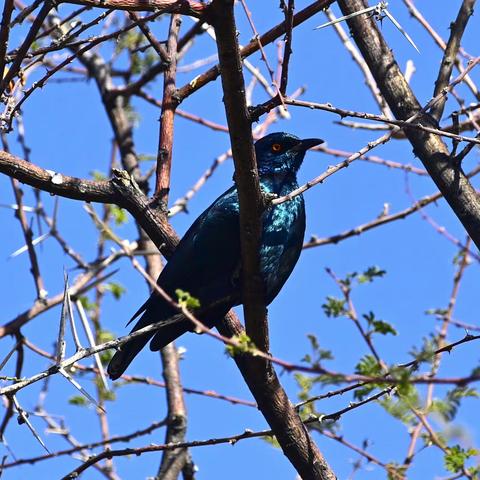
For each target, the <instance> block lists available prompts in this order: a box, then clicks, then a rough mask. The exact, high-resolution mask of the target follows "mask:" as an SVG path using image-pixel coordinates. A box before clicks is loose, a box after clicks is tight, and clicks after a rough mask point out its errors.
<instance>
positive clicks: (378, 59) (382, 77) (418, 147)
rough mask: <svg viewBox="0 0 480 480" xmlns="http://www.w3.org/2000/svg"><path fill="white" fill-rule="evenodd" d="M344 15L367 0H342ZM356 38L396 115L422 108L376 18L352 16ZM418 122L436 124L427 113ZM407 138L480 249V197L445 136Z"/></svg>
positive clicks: (425, 134) (407, 114) (409, 133)
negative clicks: (454, 158)
mask: <svg viewBox="0 0 480 480" xmlns="http://www.w3.org/2000/svg"><path fill="white" fill-rule="evenodd" d="M338 3H339V5H340V7H341V9H342V12H343V14H344V15H348V14H351V13H353V12H356V11H358V10H361V9H362V8H366V7H367V5H366V2H365V1H364V0H339V1H338ZM348 22H349V25H350V28H351V31H352V33H353V37H354V39H355V42H356V43H357V46H358V47H359V49H360V51H361V52H362V55H363V57H364V58H365V61H366V62H367V64H368V66H369V68H370V70H371V71H372V74H373V76H374V78H375V80H376V82H377V84H378V87H379V88H380V91H381V92H382V94H383V96H384V97H385V99H386V100H387V103H388V105H389V106H390V108H391V110H392V112H393V114H394V115H395V117H396V118H397V119H399V120H405V119H407V118H409V117H411V116H412V115H414V114H417V113H419V112H420V110H421V106H420V104H419V102H418V100H417V99H416V97H415V95H414V93H413V91H412V90H411V88H410V86H409V85H408V83H407V82H406V81H405V78H404V77H403V75H402V73H401V71H400V69H399V67H398V64H397V63H396V61H395V59H394V57H393V54H392V51H391V50H390V48H389V47H388V45H387V44H386V43H385V40H384V39H383V37H382V35H381V33H380V31H379V29H378V28H377V25H376V23H375V21H374V20H373V19H372V18H367V17H366V16H365V15H362V16H357V17H355V18H352V19H350V20H349V21H348ZM418 119H419V122H420V123H422V124H423V125H427V126H432V127H436V126H437V125H436V122H435V120H434V119H433V118H432V117H431V116H430V115H428V114H427V113H420V115H419V116H418ZM406 135H407V138H408V139H409V140H410V143H411V144H412V145H413V149H414V153H415V155H417V156H418V157H419V158H420V160H421V161H422V163H423V164H424V166H425V168H426V169H427V171H428V173H429V174H430V176H431V177H432V179H433V181H434V182H435V184H436V185H437V187H438V189H439V190H440V192H441V193H442V195H443V196H444V197H445V199H446V200H447V202H448V204H449V205H450V207H451V208H452V210H453V211H454V213H455V214H456V216H457V217H458V218H459V220H460V221H461V222H462V224H463V226H464V227H465V229H466V230H467V232H468V234H469V235H470V237H471V238H472V240H473V241H474V242H475V244H476V245H477V247H478V248H480V198H479V196H478V195H477V193H476V191H475V189H474V188H473V187H472V185H471V184H470V182H469V180H468V179H467V177H466V176H465V174H464V172H463V171H462V169H461V168H460V166H459V165H457V164H456V163H455V162H454V161H453V160H452V158H451V157H450V155H449V152H448V149H447V146H446V145H445V143H443V141H442V139H441V138H439V137H438V136H436V135H433V134H430V133H428V132H422V131H417V130H413V129H408V130H406Z"/></svg>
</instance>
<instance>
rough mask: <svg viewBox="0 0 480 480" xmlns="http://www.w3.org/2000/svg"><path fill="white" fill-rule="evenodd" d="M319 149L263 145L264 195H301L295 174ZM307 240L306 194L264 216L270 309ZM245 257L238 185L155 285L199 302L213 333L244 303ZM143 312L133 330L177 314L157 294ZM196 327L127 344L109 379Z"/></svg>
mask: <svg viewBox="0 0 480 480" xmlns="http://www.w3.org/2000/svg"><path fill="white" fill-rule="evenodd" d="M319 143H322V141H321V140H319V139H306V140H300V139H299V138H298V137H295V136H294V135H290V134H287V133H272V134H270V135H267V136H266V137H264V138H262V139H260V140H258V141H257V142H256V144H255V152H256V158H257V164H258V171H259V176H260V184H261V188H262V190H263V191H264V192H265V193H271V194H275V195H277V196H284V195H287V194H288V193H290V192H291V191H292V190H294V189H295V188H297V171H298V169H299V168H300V165H301V163H302V161H303V158H304V156H305V152H306V150H307V149H309V148H310V147H312V146H314V145H318V144H319ZM304 233H305V207H304V201H303V197H302V195H298V196H295V197H294V198H293V199H292V200H290V201H288V202H284V203H281V204H280V205H276V206H274V207H269V208H267V209H266V211H265V212H264V214H263V234H262V240H261V247H260V271H261V274H262V277H263V280H264V284H265V301H266V304H267V305H268V304H269V303H270V302H271V301H272V300H273V299H274V298H275V297H276V296H277V294H278V292H279V291H280V290H281V288H282V287H283V285H284V283H285V282H286V280H287V278H288V277H289V276H290V273H291V272H292V270H293V268H294V266H295V264H296V263H297V260H298V257H299V255H300V252H301V249H302V243H303V236H304ZM240 257H241V255H240V227H239V204H238V196H237V189H236V187H235V186H233V187H231V188H230V189H229V190H227V191H226V192H225V193H223V194H222V195H221V196H220V197H218V198H217V199H216V200H215V201H214V202H213V203H212V205H210V207H208V208H207V209H206V210H205V211H204V212H203V213H202V214H201V215H200V216H199V217H198V218H197V220H195V222H194V223H193V224H192V226H191V227H190V228H189V229H188V231H187V233H186V234H185V236H184V237H183V238H182V240H181V241H180V243H179V244H178V247H177V249H176V250H175V253H174V254H173V255H172V257H171V259H170V261H169V262H168V263H167V265H166V266H165V268H164V269H163V271H162V273H161V274H160V276H159V278H158V280H157V283H158V284H159V285H160V286H161V287H162V288H163V289H164V290H165V291H166V292H167V293H168V294H169V295H171V296H172V297H174V298H175V290H176V289H178V288H180V289H182V290H184V291H187V292H189V293H190V295H192V296H193V297H195V298H198V299H199V301H200V305H201V307H200V309H199V310H196V311H195V315H196V317H197V318H199V319H200V320H201V321H202V322H203V323H205V325H207V326H208V327H210V328H211V327H213V326H214V325H215V323H216V322H217V321H218V320H219V319H221V318H222V317H223V316H224V315H225V314H226V313H227V312H228V310H229V309H230V308H231V307H233V306H235V305H239V304H241V303H242V292H241V282H240V277H241V258H240ZM141 313H143V315H142V316H141V318H140V319H139V320H138V322H137V323H136V324H135V326H134V327H133V329H132V331H135V330H138V329H140V328H143V327H145V326H147V325H150V324H152V323H156V322H159V321H162V320H167V319H169V318H170V317H172V316H173V315H174V314H175V313H177V312H176V311H175V310H174V309H173V307H171V306H170V305H168V303H167V302H166V301H165V300H163V299H162V298H161V297H160V296H159V295H158V294H156V293H153V294H152V295H151V297H150V298H149V299H148V300H147V301H146V302H145V304H144V305H143V306H142V307H141V308H140V310H139V311H138V312H137V315H139V314H141ZM137 315H135V317H136V316H137ZM135 317H134V318H135ZM192 328H193V327H192V324H191V323H190V322H189V321H188V320H185V319H184V320H180V321H177V322H175V323H169V324H166V325H165V326H164V327H162V328H160V330H158V331H157V332H156V333H154V334H150V335H145V336H142V337H140V338H136V339H134V340H132V341H130V342H128V343H127V344H126V345H124V346H123V348H122V349H121V350H119V351H117V352H116V353H115V355H114V356H113V358H112V360H111V362H110V364H109V366H108V373H109V375H110V377H111V378H113V379H116V378H118V377H119V376H120V375H121V374H122V373H123V372H124V371H125V369H126V368H127V367H128V365H129V364H130V362H131V361H132V360H133V358H134V357H135V355H136V354H137V353H138V352H139V351H140V350H141V349H142V348H143V347H144V346H145V345H146V343H147V342H148V341H149V340H150V338H151V337H152V336H153V339H152V341H151V343H150V348H151V350H159V349H160V348H162V347H164V346H165V345H167V344H168V343H170V342H172V341H173V340H175V339H176V338H177V337H179V336H180V335H182V334H183V333H185V332H187V331H189V330H192Z"/></svg>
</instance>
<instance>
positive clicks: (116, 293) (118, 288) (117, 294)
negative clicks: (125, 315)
mask: <svg viewBox="0 0 480 480" xmlns="http://www.w3.org/2000/svg"><path fill="white" fill-rule="evenodd" d="M103 288H104V289H105V290H107V291H108V292H110V293H111V294H112V295H113V298H115V300H120V298H121V296H122V295H123V294H124V293H125V292H126V291H127V290H126V288H125V287H124V286H123V285H122V284H120V283H117V282H109V283H105V284H104V285H103Z"/></svg>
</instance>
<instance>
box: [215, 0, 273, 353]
mask: <svg viewBox="0 0 480 480" xmlns="http://www.w3.org/2000/svg"><path fill="white" fill-rule="evenodd" d="M212 18H213V19H214V20H213V23H214V28H215V34H216V37H217V47H218V57H219V61H220V67H221V68H220V69H221V72H222V87H223V101H224V103H225V111H226V115H227V123H228V129H229V133H230V142H231V145H232V154H233V161H234V164H235V183H236V185H237V189H238V200H239V203H240V243H241V250H242V277H243V278H242V300H243V308H244V312H245V326H246V330H247V334H248V335H249V336H250V338H251V339H252V340H253V342H254V343H255V345H256V346H257V348H259V349H260V350H263V351H265V352H268V349H269V345H268V325H267V320H266V313H267V311H266V308H265V292H264V290H265V286H264V283H263V279H262V277H261V276H260V255H259V252H260V239H261V235H262V220H261V216H262V213H263V208H264V206H263V200H262V192H261V190H260V182H259V179H258V171H257V163H256V160H255V150H254V148H253V139H252V131H251V121H250V117H249V114H248V110H247V104H246V101H245V83H244V80H243V74H242V61H241V58H240V55H239V48H238V42H237V30H236V26H235V19H234V16H233V0H218V1H214V2H213V3H212Z"/></svg>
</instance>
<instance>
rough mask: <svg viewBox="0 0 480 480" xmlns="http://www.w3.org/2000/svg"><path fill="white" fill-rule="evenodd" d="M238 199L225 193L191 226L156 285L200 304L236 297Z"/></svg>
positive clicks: (234, 190) (233, 189)
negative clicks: (189, 296)
mask: <svg viewBox="0 0 480 480" xmlns="http://www.w3.org/2000/svg"><path fill="white" fill-rule="evenodd" d="M239 229H240V227H239V209H238V196H237V190H236V188H235V187H232V188H230V189H229V190H227V191H226V192H225V193H224V194H223V195H221V196H220V197H219V198H217V200H215V202H213V203H212V205H210V207H208V208H207V210H205V211H204V212H203V213H202V214H201V215H200V216H199V217H198V218H197V220H196V221H195V222H194V223H193V224H192V226H191V227H190V228H189V229H188V231H187V233H186V234H185V236H184V237H183V238H182V240H181V241H180V243H179V244H178V247H177V249H176V250H175V253H174V254H173V256H172V258H171V259H170V261H169V262H168V263H167V265H166V266H165V268H164V270H163V271H162V273H161V275H160V277H159V279H158V283H159V285H161V286H162V287H163V288H165V289H166V290H167V291H169V292H170V293H171V294H174V293H175V290H176V289H177V288H180V289H182V290H184V291H187V292H189V293H190V294H191V295H192V296H194V297H196V298H198V299H199V300H200V302H201V304H203V305H205V306H206V305H208V303H209V302H210V301H213V300H218V299H220V298H223V297H225V296H232V295H233V296H235V295H238V282H236V281H235V280H236V277H238V272H239V267H240V232H239Z"/></svg>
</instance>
